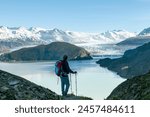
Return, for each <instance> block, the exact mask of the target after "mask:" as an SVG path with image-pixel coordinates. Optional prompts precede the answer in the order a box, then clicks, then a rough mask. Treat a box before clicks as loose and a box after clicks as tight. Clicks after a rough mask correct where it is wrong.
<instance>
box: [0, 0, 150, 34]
mask: <svg viewBox="0 0 150 117" xmlns="http://www.w3.org/2000/svg"><path fill="white" fill-rule="evenodd" d="M0 25H2V26H8V27H19V26H25V27H43V28H50V29H51V28H59V29H62V30H72V31H82V32H104V31H107V30H114V29H126V30H128V31H133V32H140V31H141V30H142V29H144V28H147V27H150V0H0Z"/></svg>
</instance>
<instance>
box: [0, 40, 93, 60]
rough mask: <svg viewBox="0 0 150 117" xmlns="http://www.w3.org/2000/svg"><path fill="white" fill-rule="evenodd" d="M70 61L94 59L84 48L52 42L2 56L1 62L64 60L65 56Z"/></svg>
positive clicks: (0, 57)
mask: <svg viewBox="0 0 150 117" xmlns="http://www.w3.org/2000/svg"><path fill="white" fill-rule="evenodd" d="M65 54H66V55H68V59H73V60H86V59H92V57H91V56H90V53H89V52H87V51H86V50H85V49H84V48H81V47H78V46H75V45H73V44H69V43H66V42H52V43H50V44H48V45H39V46H36V47H29V48H22V49H20V50H16V51H13V52H10V53H6V54H4V55H1V56H0V60H1V61H47V60H62V58H63V56H64V55H65Z"/></svg>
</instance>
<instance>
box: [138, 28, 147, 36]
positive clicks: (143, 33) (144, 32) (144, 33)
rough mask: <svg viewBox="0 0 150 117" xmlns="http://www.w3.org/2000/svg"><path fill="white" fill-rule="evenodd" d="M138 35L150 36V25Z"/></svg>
mask: <svg viewBox="0 0 150 117" xmlns="http://www.w3.org/2000/svg"><path fill="white" fill-rule="evenodd" d="M138 36H150V27H149V28H145V29H144V30H143V31H141V32H140V33H139V34H138Z"/></svg>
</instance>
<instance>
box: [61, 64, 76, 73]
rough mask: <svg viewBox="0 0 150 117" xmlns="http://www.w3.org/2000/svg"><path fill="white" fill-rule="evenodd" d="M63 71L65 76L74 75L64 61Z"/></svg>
mask: <svg viewBox="0 0 150 117" xmlns="http://www.w3.org/2000/svg"><path fill="white" fill-rule="evenodd" d="M62 71H63V72H64V74H69V73H74V72H73V71H72V70H71V69H70V67H69V64H68V62H67V61H63V64H62Z"/></svg>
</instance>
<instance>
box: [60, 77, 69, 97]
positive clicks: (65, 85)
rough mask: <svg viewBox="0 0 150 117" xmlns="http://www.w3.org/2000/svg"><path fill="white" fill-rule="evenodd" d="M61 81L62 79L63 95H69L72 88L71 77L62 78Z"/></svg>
mask: <svg viewBox="0 0 150 117" xmlns="http://www.w3.org/2000/svg"><path fill="white" fill-rule="evenodd" d="M60 79H61V91H62V95H63V96H66V95H67V93H68V90H69V86H70V83H69V77H68V75H67V76H65V77H63V76H61V77H60Z"/></svg>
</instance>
